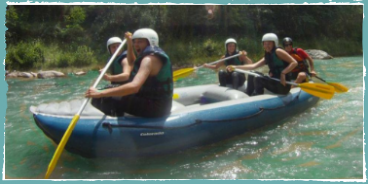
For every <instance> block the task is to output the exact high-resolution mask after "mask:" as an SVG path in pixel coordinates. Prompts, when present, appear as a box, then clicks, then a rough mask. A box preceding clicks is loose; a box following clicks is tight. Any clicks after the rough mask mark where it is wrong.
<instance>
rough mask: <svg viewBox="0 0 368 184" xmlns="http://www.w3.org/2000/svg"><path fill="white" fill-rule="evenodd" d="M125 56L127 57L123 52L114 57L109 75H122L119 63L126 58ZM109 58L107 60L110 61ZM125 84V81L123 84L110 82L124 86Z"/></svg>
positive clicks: (125, 52)
mask: <svg viewBox="0 0 368 184" xmlns="http://www.w3.org/2000/svg"><path fill="white" fill-rule="evenodd" d="M126 56H127V51H124V52H123V53H121V54H120V55H118V56H116V58H115V59H114V61H113V62H112V63H111V65H110V68H109V69H110V73H111V75H118V74H121V73H123V66H122V65H121V62H122V61H123V59H124V58H126ZM110 58H111V57H110ZM110 58H109V60H110ZM125 83H126V81H124V82H111V84H125Z"/></svg>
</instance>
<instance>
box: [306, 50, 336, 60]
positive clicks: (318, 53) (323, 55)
mask: <svg viewBox="0 0 368 184" xmlns="http://www.w3.org/2000/svg"><path fill="white" fill-rule="evenodd" d="M305 52H306V53H307V54H308V55H309V56H310V57H311V58H313V59H333V57H332V56H331V55H329V54H328V53H327V52H325V51H323V50H316V49H308V50H305Z"/></svg>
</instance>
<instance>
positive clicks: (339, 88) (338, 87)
mask: <svg viewBox="0 0 368 184" xmlns="http://www.w3.org/2000/svg"><path fill="white" fill-rule="evenodd" d="M327 84H328V85H331V86H333V87H334V88H335V92H337V93H345V92H348V91H349V88H347V87H346V86H344V85H342V84H340V83H333V82H327Z"/></svg>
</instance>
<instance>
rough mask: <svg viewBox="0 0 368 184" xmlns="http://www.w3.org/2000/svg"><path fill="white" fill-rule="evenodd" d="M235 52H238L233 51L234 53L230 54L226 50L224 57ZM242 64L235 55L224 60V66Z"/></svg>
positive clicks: (237, 52) (236, 52)
mask: <svg viewBox="0 0 368 184" xmlns="http://www.w3.org/2000/svg"><path fill="white" fill-rule="evenodd" d="M235 54H239V51H235V52H234V54H231V55H230V54H229V53H228V52H226V54H225V58H227V57H230V56H233V55H235ZM242 64H243V63H242V62H241V61H240V59H239V57H235V58H232V59H229V60H226V61H225V65H226V66H228V65H242Z"/></svg>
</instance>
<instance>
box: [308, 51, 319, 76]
mask: <svg viewBox="0 0 368 184" xmlns="http://www.w3.org/2000/svg"><path fill="white" fill-rule="evenodd" d="M307 60H308V62H309V66H310V73H311V74H312V76H315V75H317V73H316V71H314V61H313V59H312V58H311V57H310V56H309V55H307Z"/></svg>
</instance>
